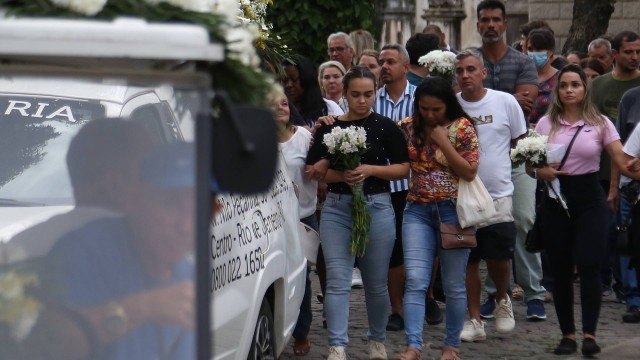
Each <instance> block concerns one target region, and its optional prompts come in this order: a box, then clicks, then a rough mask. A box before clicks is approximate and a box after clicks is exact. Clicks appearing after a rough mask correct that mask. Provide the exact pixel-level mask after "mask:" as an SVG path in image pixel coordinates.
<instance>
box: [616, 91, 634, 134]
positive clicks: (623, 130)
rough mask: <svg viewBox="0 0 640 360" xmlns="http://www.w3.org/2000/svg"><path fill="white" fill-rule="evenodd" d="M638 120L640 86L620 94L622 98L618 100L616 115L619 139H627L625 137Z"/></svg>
mask: <svg viewBox="0 0 640 360" xmlns="http://www.w3.org/2000/svg"><path fill="white" fill-rule="evenodd" d="M639 122H640V86H638V87H635V88H633V89H631V90H629V91H627V92H625V93H624V95H622V100H620V106H619V107H618V117H617V118H616V129H618V131H619V132H620V139H621V140H622V141H625V140H627V137H628V136H629V134H631V132H632V131H633V129H634V128H635V127H636V124H638V123H639Z"/></svg>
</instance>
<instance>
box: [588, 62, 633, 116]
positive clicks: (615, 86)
mask: <svg viewBox="0 0 640 360" xmlns="http://www.w3.org/2000/svg"><path fill="white" fill-rule="evenodd" d="M591 85H592V90H593V92H592V93H593V95H592V97H593V103H594V104H595V105H596V107H597V108H598V110H600V112H601V113H602V114H604V115H605V116H608V117H609V119H611V120H612V121H616V117H617V116H618V106H619V105H620V99H622V95H624V93H625V92H627V90H630V89H632V88H634V87H637V86H640V73H639V75H638V76H637V77H636V78H634V79H631V80H625V81H622V80H618V79H615V78H614V77H613V74H612V73H606V74H604V75H601V76H598V77H597V78H595V79H593V82H592V83H591Z"/></svg>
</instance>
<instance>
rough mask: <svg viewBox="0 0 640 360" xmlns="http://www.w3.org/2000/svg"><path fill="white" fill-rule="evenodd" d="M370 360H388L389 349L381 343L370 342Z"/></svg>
mask: <svg viewBox="0 0 640 360" xmlns="http://www.w3.org/2000/svg"><path fill="white" fill-rule="evenodd" d="M369 359H370V360H387V359H389V358H388V357H387V349H386V348H385V347H384V344H383V343H381V342H377V341H373V340H370V341H369Z"/></svg>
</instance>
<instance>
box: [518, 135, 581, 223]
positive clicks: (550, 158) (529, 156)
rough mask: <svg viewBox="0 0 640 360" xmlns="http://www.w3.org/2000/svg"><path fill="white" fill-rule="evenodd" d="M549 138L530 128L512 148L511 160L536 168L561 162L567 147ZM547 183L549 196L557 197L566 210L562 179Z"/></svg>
mask: <svg viewBox="0 0 640 360" xmlns="http://www.w3.org/2000/svg"><path fill="white" fill-rule="evenodd" d="M548 140H549V137H548V136H547V135H540V134H538V133H537V132H535V131H534V130H529V133H528V134H527V137H526V138H524V139H521V140H520V141H518V145H516V147H515V149H511V162H512V163H513V165H514V166H518V165H520V164H522V163H526V164H527V165H529V166H532V167H534V168H539V167H543V166H547V165H548V164H554V163H559V162H561V161H562V158H563V157H564V154H565V152H566V147H565V146H564V145H563V144H549V143H548V142H547V141H548ZM545 184H546V185H547V188H548V191H549V197H551V198H552V199H556V200H557V201H558V202H559V203H560V205H562V207H563V208H564V209H565V210H568V209H569V207H568V206H567V202H566V200H565V199H564V196H563V195H562V193H561V192H560V181H559V180H558V179H554V180H553V181H551V182H545ZM567 214H568V212H567Z"/></svg>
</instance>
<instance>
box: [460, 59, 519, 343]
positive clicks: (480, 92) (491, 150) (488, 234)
mask: <svg viewBox="0 0 640 360" xmlns="http://www.w3.org/2000/svg"><path fill="white" fill-rule="evenodd" d="M455 67H456V68H455V72H456V81H457V83H458V85H459V86H460V89H461V93H458V94H457V97H458V101H459V102H460V104H461V105H462V108H463V109H464V110H465V112H466V113H467V114H469V115H470V116H471V118H472V119H473V121H474V125H475V127H476V132H477V133H478V143H479V145H480V161H479V163H478V176H479V177H480V179H481V180H482V182H483V183H484V185H485V187H486V188H487V190H488V191H489V194H491V197H492V198H493V200H494V205H495V206H496V217H495V218H493V219H492V220H491V221H490V222H489V223H488V224H486V226H482V227H479V228H478V231H477V239H478V246H477V247H476V248H474V249H472V250H471V254H470V255H469V263H468V265H467V304H468V309H469V318H470V320H469V321H466V322H465V325H464V328H463V330H462V333H461V335H460V338H461V339H462V340H463V341H479V340H484V339H486V333H485V330H484V322H483V321H482V320H481V318H480V293H481V281H480V260H482V259H483V260H486V262H487V270H488V273H489V277H490V278H491V279H492V280H493V282H494V283H495V285H496V290H497V292H496V296H495V302H496V309H495V311H494V315H495V319H496V330H497V331H498V332H502V333H505V332H509V331H511V330H513V329H514V327H515V319H514V317H513V308H512V306H511V301H510V299H509V296H508V295H507V289H508V286H509V276H510V273H511V266H510V259H511V257H512V255H513V248H514V245H515V239H516V228H515V224H514V222H513V213H512V212H513V209H512V199H511V198H512V195H513V189H514V186H513V183H512V182H511V158H510V156H509V153H510V149H511V146H512V144H513V143H514V142H515V141H517V140H518V139H519V138H520V137H522V136H524V135H525V134H526V133H527V128H526V125H525V124H526V122H525V121H524V114H523V113H522V109H521V108H520V105H519V104H518V101H517V100H516V98H515V97H513V95H511V94H508V93H505V92H501V91H495V90H491V89H487V88H485V87H484V86H483V84H482V81H483V80H484V78H485V77H486V76H487V70H486V68H485V66H484V62H483V59H482V55H481V54H480V53H479V52H477V51H471V50H466V51H463V52H461V53H459V54H458V55H457V56H456V61H455Z"/></svg>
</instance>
